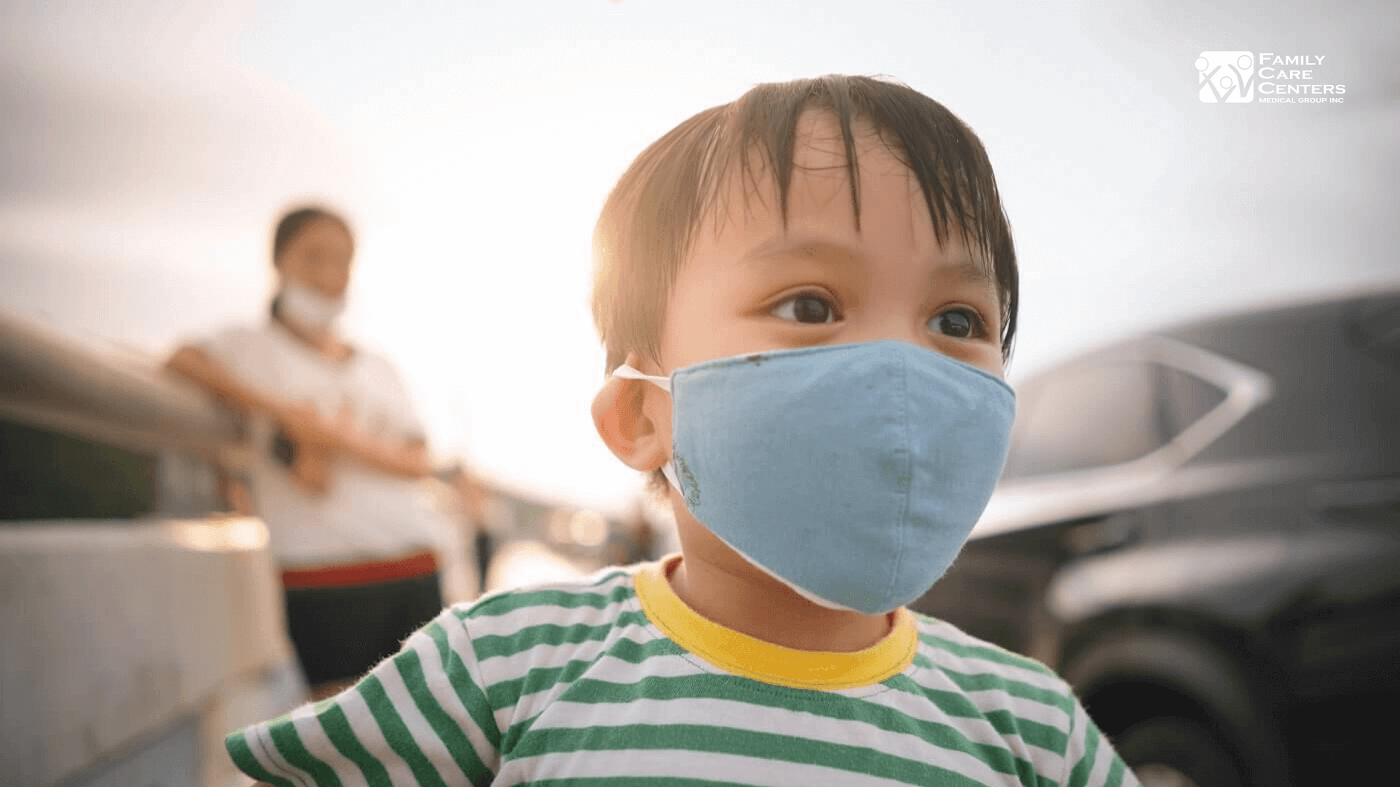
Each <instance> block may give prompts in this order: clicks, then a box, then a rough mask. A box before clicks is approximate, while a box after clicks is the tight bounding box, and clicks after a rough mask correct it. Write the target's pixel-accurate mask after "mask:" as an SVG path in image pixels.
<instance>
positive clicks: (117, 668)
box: [0, 316, 305, 787]
mask: <svg viewBox="0 0 1400 787" xmlns="http://www.w3.org/2000/svg"><path fill="white" fill-rule="evenodd" d="M154 367H155V364H154V362H151V363H147V364H142V363H141V362H140V361H139V359H136V358H130V357H122V356H121V355H120V354H119V353H114V352H113V351H111V350H110V349H103V348H97V347H91V346H84V345H80V344H77V343H75V342H72V341H68V340H65V339H62V338H60V337H58V336H55V335H53V334H51V333H48V332H45V331H42V330H39V329H37V328H35V327H33V326H31V325H29V324H26V323H23V322H20V321H17V320H14V319H10V318H7V317H3V316H0V698H3V699H0V785H4V787H40V786H41V785H43V786H46V785H62V787H108V786H109V785H110V786H111V787H119V786H120V787H129V786H130V785H142V786H143V787H145V786H146V785H150V786H152V787H186V785H203V786H204V787H231V786H232V785H244V784H246V783H247V782H246V779H244V778H242V777H241V776H240V775H239V774H237V772H236V771H234V769H233V767H232V764H231V763H230V762H229V761H228V758H227V757H226V756H224V754H223V736H224V734H225V733H227V732H228V730H229V729H231V728H233V727H236V726H238V725H242V724H247V723H249V722H252V721H256V720H258V719H261V718H264V717H266V716H267V715H268V714H269V713H270V714H273V715H276V714H278V713H282V712H283V711H285V710H287V709H289V708H290V707H291V706H293V705H294V704H296V703H297V702H299V701H300V700H301V699H302V697H303V696H304V694H305V686H304V685H303V683H302V681H301V677H300V674H299V672H298V670H297V668H296V664H295V660H294V658H293V656H292V652H291V648H290V645H289V643H288V642H287V639H286V636H285V634H284V633H283V630H282V620H281V618H282V607H281V604H282V601H281V594H280V592H279V590H278V584H277V578H276V568H275V566H274V565H273V563H272V560H271V557H270V555H269V554H268V553H267V551H266V544H267V531H266V528H265V527H264V525H263V523H262V522H261V520H258V519H253V518H248V517H245V516H241V515H238V514H237V513H233V512H230V508H231V506H230V504H229V502H228V501H227V499H226V498H227V497H228V496H229V495H228V494H227V492H228V491H229V489H230V485H229V483H228V476H227V474H226V473H225V472H224V471H222V470H221V469H220V468H221V467H223V468H227V469H231V470H235V471H236V468H237V467H239V466H240V464H241V462H242V458H241V450H242V449H241V441H240V435H239V433H238V428H237V424H236V423H235V421H234V420H233V419H232V418H231V417H230V416H229V415H228V414H227V413H225V412H223V411H222V410H219V409H218V408H216V407H213V406H212V405H210V404H209V403H208V402H207V401H206V400H205V399H203V398H202V397H200V396H198V395H196V394H194V393H192V392H191V391H189V390H187V389H185V388H183V387H178V386H175V385H172V384H171V383H169V382H168V381H165V380H163V379H161V378H160V377H159V375H158V374H157V373H156V372H155V369H154Z"/></svg>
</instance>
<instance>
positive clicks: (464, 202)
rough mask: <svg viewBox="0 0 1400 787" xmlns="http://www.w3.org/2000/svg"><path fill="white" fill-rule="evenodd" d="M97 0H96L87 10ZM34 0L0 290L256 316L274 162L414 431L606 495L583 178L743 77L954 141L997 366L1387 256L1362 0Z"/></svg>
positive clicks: (170, 342) (72, 330) (1390, 93)
mask: <svg viewBox="0 0 1400 787" xmlns="http://www.w3.org/2000/svg"><path fill="white" fill-rule="evenodd" d="M117 5H119V6H120V9H121V10H113V9H114V8H116V7H117ZM1114 7H1115V8H1117V9H1118V10H1116V11H1112V12H1110V11H1108V10H1105V8H1103V7H1101V6H1100V5H1099V4H1092V3H1085V4H1079V3H1074V2H1034V3H1031V2H1027V3H1008V2H984V3H971V2H969V3H956V4H955V3H935V2H892V1H890V0H874V1H872V2H860V3H856V2H811V1H806V2H791V1H790V0H789V1H786V2H766V3H754V2H713V1H712V2H703V3H702V2H662V0H623V1H622V2H605V0H569V1H568V2H492V3H484V2H468V1H467V0H451V1H448V0H442V1H441V2H430V1H425V2H416V3H401V4H392V5H391V4H383V3H371V2H329V1H328V0H327V1H325V2H250V1H248V0H244V1H242V2H228V3H215V2H193V3H191V2H174V0H169V1H167V0H148V1H147V2H139V3H123V4H116V5H114V4H100V3H97V2H88V3H80V2H55V1H54V0H48V1H45V2H40V1H39V0H30V1H29V2H14V3H7V4H6V5H5V6H4V7H3V10H0V106H4V107H6V110H5V111H4V112H0V142H3V143H4V144H3V145H0V170H3V171H4V173H5V175H4V179H3V181H0V308H4V309H6V310H8V311H11V312H16V313H19V314H21V315H23V316H26V317H29V318H31V319H35V320H40V321H43V322H46V323H48V324H50V325H51V326H53V327H54V328H55V329H57V330H60V331H63V332H65V333H69V334H73V335H80V336H88V337H97V338H101V339H106V340H110V341H115V342H120V343H123V344H127V345H131V346H135V347H138V348H141V349H143V350H145V351H147V352H149V353H152V354H154V355H163V354H164V353H166V352H168V351H169V349H170V348H171V347H173V346H174V344H175V343H176V342H177V341H179V340H180V339H182V338H187V337H192V336H198V335H200V334H202V333H206V332H209V331H211V330H213V329H215V328H217V327H218V326H220V325H223V324H226V323H228V322H231V321H238V320H243V321H247V320H254V319H259V318H260V317H261V315H262V313H263V310H264V309H265V304H266V300H267V298H268V295H269V286H270V281H271V278H270V270H269V266H268V263H267V252H266V245H267V236H268V233H269V232H270V228H271V222H272V221H273V219H274V218H275V216H276V214H277V212H278V211H279V210H280V209H281V208H282V207H283V206H284V205H285V204H287V203H288V202H290V201H292V200H294V199H297V198H300V197H308V196H310V197H317V198H321V199H323V200H325V201H328V202H331V203H333V204H335V205H338V206H341V207H342V208H344V209H345V210H346V211H347V212H348V213H349V214H350V215H351V217H352V218H353V220H354V222H355V224H356V226H357V227H358V229H359V239H360V244H359V257H358V268H357V271H356V279H355V282H354V284H353V289H352V298H353V301H352V303H353V305H352V308H351V311H350V313H349V314H348V315H347V319H346V323H345V327H346V330H347V332H348V333H349V334H350V335H351V336H353V337H355V338H357V339H359V340H361V341H363V342H365V343H367V344H370V345H373V346H376V347H378V348H380V349H382V350H384V351H386V352H388V353H389V354H390V355H391V357H393V358H394V359H395V360H396V361H397V362H398V363H399V365H400V367H401V369H402V370H403V372H404V374H405V376H406V377H407V378H408V380H409V382H410V385H411V387H412V388H413V390H414V393H415V396H416V399H417V400H418V402H419V404H420V407H421V409H422V410H423V412H424V415H425V417H426V418H427V420H428V422H429V425H430V429H431V436H432V438H433V441H434V447H435V450H436V452H437V453H438V454H439V455H440V456H442V457H448V456H453V455H461V456H464V457H465V458H467V459H468V460H469V461H470V462H471V463H473V464H474V465H476V466H478V467H479V468H481V469H482V470H483V471H484V472H486V473H487V474H488V475H489V476H491V477H493V478H494V479H496V480H497V481H498V482H501V483H505V484H507V485H510V486H512V487H515V488H518V489H520V490H522V491H525V492H528V493H531V494H536V495H539V496H543V497H546V498H553V499H557V500H560V501H567V502H572V503H576V504H582V505H591V506H596V507H601V508H604V509H613V510H616V509H620V508H621V507H622V506H624V505H625V504H626V501H627V500H628V499H629V497H630V496H631V495H633V494H635V492H636V490H637V489H639V488H640V482H639V479H638V478H637V476H636V475H635V474H634V473H633V472H631V471H629V470H627V469H626V468H624V467H623V466H622V465H621V464H620V463H618V462H617V461H616V460H615V459H614V458H613V457H612V456H611V455H610V454H609V453H608V452H607V451H606V449H605V448H604V447H603V445H602V443H601V441H600V440H599V439H598V438H597V437H596V435H595V434H594V432H593V428H592V424H591V422H590V420H589V416H588V404H589V401H590V399H591V397H592V395H593V393H594V392H595V391H596V388H597V386H598V385H599V384H600V383H601V370H602V359H603V356H602V351H601V349H600V347H599V345H598V342H597V339H596V336H595V334H594V331H593V328H592V324H591V322H590V320H589V315H588V308H587V299H588V286H589V278H590V264H591V263H590V258H589V254H590V239H591V231H592V225H593V222H594V220H595V219H596V216H597V212H598V209H599V208H600V207H601V205H602V202H603V199H604V198H605V197H606V195H607V192H608V190H609V189H610V188H611V186H612V184H613V182H614V181H615V180H616V178H617V177H618V175H620V174H621V172H622V170H623V169H624V168H625V167H626V166H627V164H628V163H629V162H630V161H631V159H632V158H633V157H634V156H635V155H636V154H637V153H639V152H640V151H641V149H642V148H643V147H644V146H645V145H646V144H648V143H649V142H651V141H652V140H654V139H655V138H656V137H658V136H660V135H661V134H662V133H664V132H665V131H667V130H668V129H670V128H671V127H673V126H674V125H675V124H677V123H678V122H680V121H681V120H683V119H685V118H686V117H688V116H690V115H691V114H693V113H695V112H697V111H699V110H701V109H704V108H706V107H709V106H712V105H714V104H718V103H722V102H725V101H729V100H732V99H734V98H736V97H737V96H739V95H740V94H741V93H742V92H744V91H745V90H746V89H747V88H749V87H750V86H752V85H753V84H755V83H758V82H765V81H773V80H783V79H790V78H795V77H801V76H812V75H817V74H823V73H831V72H847V73H864V74H886V75H890V76H894V77H896V78H899V79H901V80H903V81H904V82H906V83H908V84H910V85H912V86H913V87H915V88H916V89H919V90H921V91H923V92H925V93H927V94H929V95H931V96H933V97H934V98H936V99H938V100H939V101H941V102H943V103H945V104H946V105H948V106H949V107H950V108H951V109H952V110H953V111H954V112H956V113H957V114H959V115H960V116H961V117H962V118H963V119H964V120H966V121H967V122H968V123H969V124H970V125H971V126H972V127H973V128H974V130H976V131H977V132H978V133H979V135H981V137H982V139H983V141H984V142H985V143H986V145H987V147H988V150H989V152H990V154H991V157H992V162H993V164H994V166H995V167H996V169H997V173H998V176H999V181H1000V185H1001V189H1002V192H1003V195H1004V198H1005V201H1006V205H1007V210H1008V213H1009V214H1010V217H1011V220H1012V223H1013V226H1014V229H1015V232H1016V240H1017V244H1018V249H1019V252H1020V256H1021V261H1022V263H1021V264H1022V277H1023V278H1022V280H1023V289H1022V303H1023V311H1022V328H1021V330H1022V335H1021V339H1020V343H1019V346H1018V350H1017V356H1016V358H1015V359H1014V361H1013V364H1012V367H1011V378H1012V381H1013V382H1014V381H1015V380H1016V379H1018V378H1020V377H1023V376H1024V375H1025V373H1026V372H1027V371H1032V370H1034V369H1035V368H1037V367H1039V366H1043V365H1044V364H1046V363H1049V362H1051V361H1053V360H1055V359H1057V358H1060V357H1063V356H1064V355H1066V354H1068V353H1072V352H1075V351H1078V350H1080V349H1084V348H1086V347H1088V346H1090V345H1093V344H1096V343H1100V342H1103V341H1107V340H1109V339H1111V338H1114V337H1116V336H1118V335H1121V334H1122V333H1124V332H1126V331H1131V330H1135V329H1140V328H1143V327H1149V326H1152V325H1156V324H1160V323H1163V322H1170V321H1175V320H1179V319H1184V318H1188V317H1191V316H1195V315H1198V314H1202V313H1206V312H1211V311H1217V310H1220V309H1226V308H1233V307H1236V306H1241V305H1249V304H1256V303H1262V302H1269V301H1277V300H1281V299H1290V298H1295V297H1300V296H1308V295H1312V294H1317V293H1320V292H1324V291H1333V290H1339V289H1354V288H1357V287H1361V286H1366V285H1367V284H1369V283H1376V282H1382V281H1390V282H1394V281H1396V280H1400V263H1397V262H1396V249H1397V248H1400V229H1397V223H1396V222H1395V221H1394V218H1393V215H1394V209H1395V206H1396V205H1397V204H1400V201H1397V199H1396V198H1397V196H1400V185H1397V184H1400V150H1397V143H1396V139H1400V133H1398V132H1400V99H1397V96H1400V81H1398V80H1400V59H1397V57H1398V56H1397V54H1396V52H1395V49H1394V47H1392V46H1390V42H1389V41H1388V40H1387V36H1389V35H1390V34H1391V33H1392V32H1393V31H1394V30H1395V29H1397V27H1400V12H1397V10H1396V8H1395V7H1394V6H1393V4H1387V3H1383V2H1362V3H1358V4H1355V7H1354V8H1353V9H1352V11H1353V12H1354V13H1352V14H1350V15H1349V17H1348V18H1350V19H1352V20H1354V21H1352V22H1339V21H1337V19H1338V18H1340V17H1342V16H1347V15H1344V14H1340V13H1334V11H1335V9H1330V7H1328V6H1324V5H1323V4H1317V3H1305V2H1292V3H1286V4H1284V5H1282V6H1276V7H1275V8H1274V9H1273V10H1272V11H1271V12H1270V13H1269V14H1267V15H1260V14H1256V13H1254V12H1251V11H1246V10H1243V8H1244V5H1243V4H1240V5H1238V7H1237V8H1236V9H1235V10H1231V9H1230V8H1226V7H1222V5H1221V4H1219V3H1215V2H1205V0H1197V2H1187V3H1174V2H1167V1H1166V0H1155V1H1154V2H1142V3H1136V4H1133V3H1120V4H1114ZM1235 49H1240V50H1251V51H1256V52H1263V51H1274V52H1281V53H1287V54H1300V55H1323V56H1324V57H1325V59H1324V61H1323V63H1324V65H1323V66H1320V67H1319V68H1318V74H1317V78H1316V80H1315V81H1322V82H1329V83H1344V84H1346V85H1347V93H1346V101H1345V103H1344V104H1341V105H1322V106H1313V105H1292V106H1284V105H1263V104H1241V105H1213V104H1204V103H1201V102H1200V101H1199V100H1198V99H1197V95H1196V91H1197V87H1196V76H1197V75H1196V71H1195V66H1194V65H1193V64H1194V61H1195V58H1196V56H1197V55H1198V54H1199V53H1200V52H1201V51H1203V50H1235Z"/></svg>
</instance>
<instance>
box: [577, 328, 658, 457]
mask: <svg viewBox="0 0 1400 787" xmlns="http://www.w3.org/2000/svg"><path fill="white" fill-rule="evenodd" d="M638 362H639V359H638V358H636V357H633V356H631V355H629V356H627V363H628V364H630V365H632V366H633V367H634V368H636V366H637V364H638ZM656 397H662V398H665V397H666V393H665V392H664V391H662V390H661V389H660V388H657V387H656V386H654V385H652V384H651V383H649V382H646V381H644V380H625V379H620V378H617V377H613V378H610V379H609V380H608V381H607V383H605V384H604V385H603V388H602V390H600V391H598V395H597V396H595V397H593V425H594V426H595V427H597V428H598V436H599V437H601V438H603V442H604V443H606V444H607V446H608V448H609V449H610V450H611V451H612V452H613V454H615V455H616V456H617V458H618V459H621V460H622V462H623V464H625V465H627V466H628V467H630V468H632V469H634V470H643V471H649V470H656V469H657V468H659V467H661V466H662V465H663V464H665V463H666V460H667V459H669V458H670V455H671V445H670V435H669V434H667V433H665V430H663V428H662V425H661V424H659V423H657V420H656V419H655V418H653V417H651V416H649V415H648V412H653V413H654V412H657V409H656V406H657V405H660V404H664V409H663V410H662V412H666V413H669V412H670V408H671V403H670V401H669V399H668V400H667V401H666V402H664V403H662V402H653V403H652V406H651V407H648V406H647V400H648V398H656Z"/></svg>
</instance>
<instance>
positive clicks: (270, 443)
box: [168, 207, 444, 699]
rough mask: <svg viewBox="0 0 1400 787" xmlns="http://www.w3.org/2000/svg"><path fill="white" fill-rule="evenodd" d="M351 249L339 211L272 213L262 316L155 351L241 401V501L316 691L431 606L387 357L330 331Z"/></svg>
mask: <svg viewBox="0 0 1400 787" xmlns="http://www.w3.org/2000/svg"><path fill="white" fill-rule="evenodd" d="M354 252H355V245H354V238H353V235H352V234H351V232H350V227H349V225H348V224H347V223H346V221H345V220H344V219H343V218H341V217H340V216H339V215H337V214H335V213H333V212H331V211H329V210H326V209H324V208H320V207H303V208H299V209H297V210H293V211H291V212H290V213H287V214H286V215H285V216H283V217H282V219H281V221H279V222H278V224H277V228H276V231H275V233H274V236H273V242H272V262H273V266H274V268H275V269H276V273H277V285H278V287H277V295H276V296H275V297H274V298H273V301H272V307H271V315H270V319H268V320H265V321H262V322H261V323H260V324H252V325H240V326H233V327H229V328H226V329H224V330H223V331H221V332H219V333H217V334H215V335H214V336H213V337H212V338H209V339H207V340H205V341H201V342H197V343H193V344H190V345H187V346H185V347H182V348H180V349H179V350H178V351H176V352H175V354H174V355H173V356H172V357H171V358H170V361H169V363H168V365H169V367H170V368H172V369H174V370H175V371H177V372H179V373H180V374H183V375H185V376H186V377H188V378H190V379H191V380H194V381H195V382H197V383H198V384H200V385H201V386H203V387H204V388H205V389H207V390H209V391H210V392H212V393H213V394H215V395H216V396H218V397H219V398H221V399H222V400H223V401H224V402H225V403H227V404H228V405H229V406H231V407H233V408H235V409H237V410H241V411H243V412H245V413H247V414H248V415H249V416H250V422H251V427H252V428H251V437H252V440H253V444H254V446H255V447H256V459H255V460H254V463H253V466H252V467H251V469H250V471H249V479H248V481H249V486H250V488H251V492H252V505H253V508H254V511H255V513H257V514H258V515H259V516H260V517H262V518H263V520H264V521H266V523H267V526H268V530H269V533H270V535H271V547H272V551H273V554H274V556H275V557H276V559H277V560H278V561H279V563H280V564H281V566H282V581H283V585H284V586H285V590H286V609H287V628H288V633H289V634H290V636H291V640H292V643H293V645H294V646H295V648H296V651H297V656H298V659H299V660H300V662H301V666H302V669H303V670H304V672H305V674H306V679H307V682H308V683H309V684H310V685H311V689H312V695H313V698H315V699H320V698H322V697H326V696H330V695H331V694H333V693H335V692H337V691H339V690H340V689H341V688H343V687H344V686H346V685H348V684H349V683H350V682H352V681H354V680H355V679H356V678H358V677H360V676H361V675H362V674H364V673H365V672H366V671H368V670H369V668H370V667H372V666H373V665H374V664H375V663H376V662H378V661H379V660H380V659H381V658H383V657H384V656H387V655H390V654H392V653H394V652H395V651H397V650H398V647H399V643H400V642H401V641H402V640H403V639H404V638H405V637H407V636H408V635H409V634H410V633H411V632H412V631H413V630H414V629H416V628H417V627H418V626H419V625H421V624H423V623H425V622H427V621H428V620H429V619H430V618H432V617H433V616H434V615H436V614H437V613H438V612H439V611H440V609H441V607H442V591H441V585H440V577H439V571H438V564H437V557H436V555H435V553H434V546H435V545H436V544H438V543H440V536H441V533H440V529H441V528H442V527H443V526H444V523H443V522H442V520H441V517H440V515H438V514H437V513H436V512H435V511H433V510H432V509H431V508H430V507H429V506H428V504H427V503H426V502H425V500H424V496H423V495H421V494H420V493H419V490H418V488H417V486H416V482H417V480H418V479H419V478H421V477H424V476H426V475H428V474H429V473H430V472H431V466H430V464H429V461H428V455H427V446H426V442H425V440H424V433H423V428H422V425H421V424H420V423H419V421H418V419H417V417H416V416H415V415H414V411H413V407H412V405H411V402H410V400H409V397H408V394H407V391H406V390H405V388H404V386H403V384H402V382H401V380H400V379H399V375H398V373H397V371H396V370H395V369H394V366H393V365H392V364H391V363H390V362H389V361H388V360H386V359H385V358H383V357H381V356H379V355H376V354H373V353H371V352H369V351H367V350H365V349H363V348H361V347H355V346H352V345H350V344H348V343H347V342H345V341H344V340H343V339H342V338H341V337H340V336H339V334H338V333H337V330H336V320H337V317H338V316H339V315H340V313H341V312H342V310H343V309H344V306H345V294H346V289H347V287H348V285H349V282H350V269H351V261H352V259H353V258H354Z"/></svg>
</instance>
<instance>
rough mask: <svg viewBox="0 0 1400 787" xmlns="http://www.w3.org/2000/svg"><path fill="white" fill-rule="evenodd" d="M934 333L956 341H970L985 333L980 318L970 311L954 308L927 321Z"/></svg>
mask: <svg viewBox="0 0 1400 787" xmlns="http://www.w3.org/2000/svg"><path fill="white" fill-rule="evenodd" d="M928 324H929V328H930V329H931V330H932V331H933V332H934V333H941V334H943V335H944V336H952V337H954V338H956V339H970V338H973V337H976V336H981V335H982V334H983V333H984V332H985V331H984V327H983V325H982V318H981V317H978V316H977V313H976V312H974V311H972V310H971V309H964V308H955V309H949V310H948V311H946V312H940V313H939V314H937V315H936V316H934V318H933V319H932V320H929V321H928Z"/></svg>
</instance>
